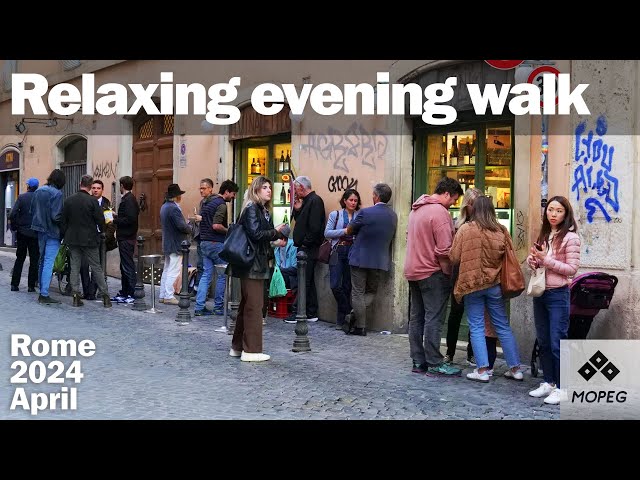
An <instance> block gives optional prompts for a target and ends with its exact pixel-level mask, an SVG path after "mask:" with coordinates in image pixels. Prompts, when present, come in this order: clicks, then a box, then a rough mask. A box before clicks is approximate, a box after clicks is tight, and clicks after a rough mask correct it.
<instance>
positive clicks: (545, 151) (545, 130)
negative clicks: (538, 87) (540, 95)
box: [540, 115, 549, 221]
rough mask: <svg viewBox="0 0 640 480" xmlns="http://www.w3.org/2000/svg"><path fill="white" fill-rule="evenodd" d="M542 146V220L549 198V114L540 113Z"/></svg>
mask: <svg viewBox="0 0 640 480" xmlns="http://www.w3.org/2000/svg"><path fill="white" fill-rule="evenodd" d="M541 136H542V148H541V154H542V156H541V162H540V168H541V170H542V176H541V178H540V197H541V198H540V207H541V209H542V212H541V214H542V220H543V221H544V215H545V211H546V209H547V199H548V198H549V183H548V172H549V116H548V115H542V131H541Z"/></svg>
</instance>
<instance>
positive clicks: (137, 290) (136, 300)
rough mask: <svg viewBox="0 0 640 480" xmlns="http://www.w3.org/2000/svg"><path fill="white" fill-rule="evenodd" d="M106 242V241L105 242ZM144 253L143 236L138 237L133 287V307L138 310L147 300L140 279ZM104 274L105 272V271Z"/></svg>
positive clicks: (142, 309)
mask: <svg viewBox="0 0 640 480" xmlns="http://www.w3.org/2000/svg"><path fill="white" fill-rule="evenodd" d="M105 244H106V242H105ZM143 253H144V237H143V236H139V237H138V265H137V266H136V274H137V279H136V286H135V287H134V289H133V309H134V310H136V311H138V312H143V311H145V310H146V309H147V302H145V300H144V283H143V281H142V272H143V270H144V265H143V264H142V258H141V257H142V255H143ZM106 257H107V255H106V245H105V256H104V259H105V264H106ZM105 275H106V273H105Z"/></svg>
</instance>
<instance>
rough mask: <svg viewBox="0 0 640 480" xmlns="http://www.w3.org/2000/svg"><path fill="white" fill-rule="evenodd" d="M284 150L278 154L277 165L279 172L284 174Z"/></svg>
mask: <svg viewBox="0 0 640 480" xmlns="http://www.w3.org/2000/svg"><path fill="white" fill-rule="evenodd" d="M284 165H285V164H284V150H282V152H280V162H279V163H278V168H279V169H280V170H279V171H280V172H284V171H285V166H284Z"/></svg>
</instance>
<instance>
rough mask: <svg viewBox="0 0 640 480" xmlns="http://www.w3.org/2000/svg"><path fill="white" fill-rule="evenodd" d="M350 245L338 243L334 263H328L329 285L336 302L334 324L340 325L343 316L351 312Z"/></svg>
mask: <svg viewBox="0 0 640 480" xmlns="http://www.w3.org/2000/svg"><path fill="white" fill-rule="evenodd" d="M349 250H351V245H339V246H337V247H336V251H335V253H334V255H336V256H337V257H338V261H337V262H336V264H335V265H329V285H330V286H331V291H332V292H333V296H334V297H335V299H336V303H337V304H338V316H337V319H336V324H338V325H342V324H343V323H344V317H345V316H346V315H347V314H348V313H350V312H351V267H349Z"/></svg>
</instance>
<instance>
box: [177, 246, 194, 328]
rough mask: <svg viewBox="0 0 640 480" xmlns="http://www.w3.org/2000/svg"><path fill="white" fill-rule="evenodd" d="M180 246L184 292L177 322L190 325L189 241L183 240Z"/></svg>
mask: <svg viewBox="0 0 640 480" xmlns="http://www.w3.org/2000/svg"><path fill="white" fill-rule="evenodd" d="M180 245H181V246H180V250H181V251H182V291H181V292H180V295H179V296H180V300H179V301H178V306H179V307H180V310H178V315H176V322H178V325H189V323H191V313H189V306H190V305H191V301H190V299H189V241H188V240H183V241H182V243H181V244H180Z"/></svg>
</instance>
